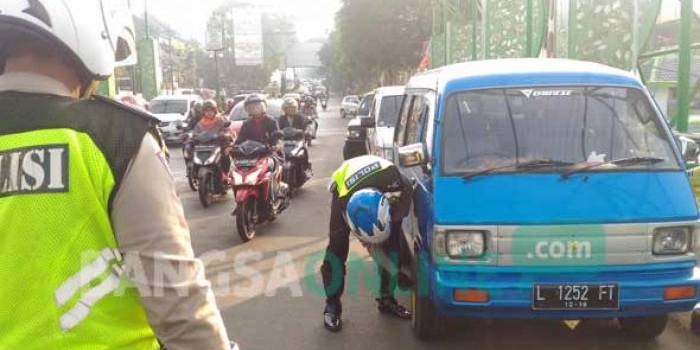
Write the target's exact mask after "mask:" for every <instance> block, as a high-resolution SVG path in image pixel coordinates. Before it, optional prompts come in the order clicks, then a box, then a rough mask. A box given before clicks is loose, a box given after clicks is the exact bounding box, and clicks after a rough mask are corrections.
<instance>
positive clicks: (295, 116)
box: [278, 97, 309, 130]
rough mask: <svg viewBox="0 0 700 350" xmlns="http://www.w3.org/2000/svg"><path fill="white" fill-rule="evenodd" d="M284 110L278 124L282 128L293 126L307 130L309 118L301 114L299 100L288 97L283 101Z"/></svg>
mask: <svg viewBox="0 0 700 350" xmlns="http://www.w3.org/2000/svg"><path fill="white" fill-rule="evenodd" d="M282 111H283V112H284V115H282V116H281V117H280V118H279V121H278V124H279V128H280V129H284V128H286V127H289V126H291V127H293V128H295V129H301V130H306V125H307V124H308V122H307V121H308V120H309V119H308V118H305V117H304V116H302V115H300V114H299V105H298V104H297V100H295V99H294V98H291V97H288V98H286V99H285V100H284V102H282Z"/></svg>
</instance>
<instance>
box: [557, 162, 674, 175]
mask: <svg viewBox="0 0 700 350" xmlns="http://www.w3.org/2000/svg"><path fill="white" fill-rule="evenodd" d="M665 160H666V159H663V158H658V157H629V158H620V159H615V160H611V161H609V162H604V163H596V164H590V165H586V166H583V167H580V168H574V169H570V170H567V171H565V172H563V173H562V174H561V178H562V179H567V178H568V177H569V176H571V175H573V174H576V173H580V172H584V171H586V170H589V169H592V168H597V167H601V166H605V165H617V166H629V165H637V164H640V163H651V164H656V163H660V162H663V161H665Z"/></svg>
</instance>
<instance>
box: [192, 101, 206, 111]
mask: <svg viewBox="0 0 700 350" xmlns="http://www.w3.org/2000/svg"><path fill="white" fill-rule="evenodd" d="M203 106H204V103H202V101H199V100H198V101H195V103H194V106H193V107H192V108H194V112H195V113H202V107H203Z"/></svg>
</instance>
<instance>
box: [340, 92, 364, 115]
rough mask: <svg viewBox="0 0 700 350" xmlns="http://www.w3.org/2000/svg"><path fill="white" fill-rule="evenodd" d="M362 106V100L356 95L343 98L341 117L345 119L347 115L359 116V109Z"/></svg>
mask: <svg viewBox="0 0 700 350" xmlns="http://www.w3.org/2000/svg"><path fill="white" fill-rule="evenodd" d="M359 106H360V98H359V97H357V96H355V95H348V96H345V97H343V101H341V102H340V117H341V118H345V116H346V115H353V116H354V115H357V108H358V107H359Z"/></svg>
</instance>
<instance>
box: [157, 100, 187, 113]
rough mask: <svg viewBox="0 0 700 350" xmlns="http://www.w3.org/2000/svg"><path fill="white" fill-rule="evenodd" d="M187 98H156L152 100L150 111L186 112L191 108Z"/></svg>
mask: <svg viewBox="0 0 700 350" xmlns="http://www.w3.org/2000/svg"><path fill="white" fill-rule="evenodd" d="M187 103H188V102H187V101H186V100H155V101H151V105H150V111H151V113H155V114H165V113H180V114H185V113H187V110H188V109H189V106H188V105H187Z"/></svg>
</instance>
